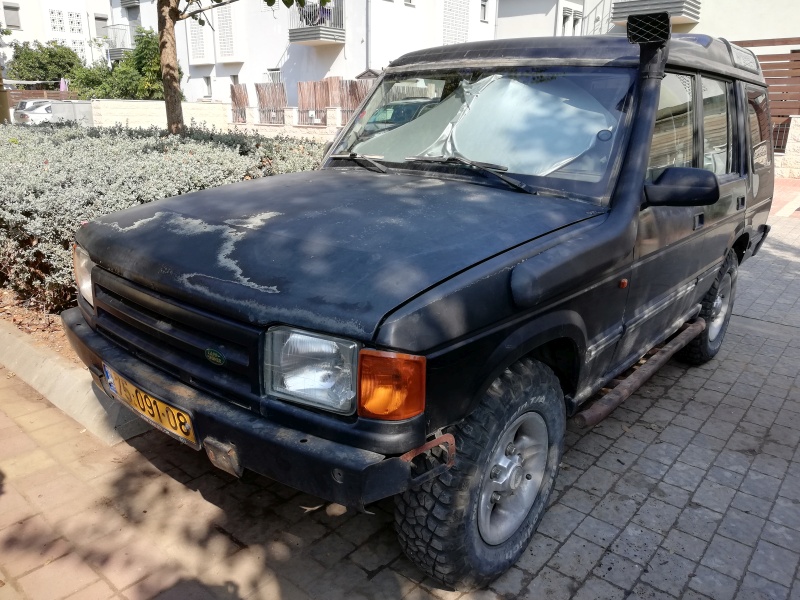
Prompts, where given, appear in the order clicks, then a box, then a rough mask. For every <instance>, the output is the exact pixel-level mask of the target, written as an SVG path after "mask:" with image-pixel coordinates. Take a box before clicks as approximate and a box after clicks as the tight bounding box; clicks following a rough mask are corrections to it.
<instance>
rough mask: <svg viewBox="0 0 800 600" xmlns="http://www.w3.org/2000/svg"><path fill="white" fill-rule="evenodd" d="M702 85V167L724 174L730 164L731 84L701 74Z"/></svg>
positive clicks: (729, 169) (728, 170)
mask: <svg viewBox="0 0 800 600" xmlns="http://www.w3.org/2000/svg"><path fill="white" fill-rule="evenodd" d="M701 82H702V83H701V85H702V89H703V168H704V169H706V170H708V171H711V172H712V173H715V174H716V175H725V174H726V173H730V172H731V171H732V168H731V156H732V152H731V146H732V144H731V119H730V114H729V107H730V95H731V88H730V86H729V85H728V84H727V83H725V82H724V81H719V80H717V79H709V78H707V77H702V78H701Z"/></svg>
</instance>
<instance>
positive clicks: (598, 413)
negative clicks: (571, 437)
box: [573, 318, 706, 427]
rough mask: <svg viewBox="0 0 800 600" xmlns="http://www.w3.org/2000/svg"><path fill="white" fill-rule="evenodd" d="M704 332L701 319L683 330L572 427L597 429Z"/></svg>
mask: <svg viewBox="0 0 800 600" xmlns="http://www.w3.org/2000/svg"><path fill="white" fill-rule="evenodd" d="M705 328H706V322H705V321H704V320H703V319H702V318H698V319H696V320H695V322H694V323H692V324H691V325H688V326H686V327H685V328H684V329H683V330H681V331H680V332H679V333H678V335H676V336H675V337H674V338H672V340H670V341H669V342H667V343H666V344H665V345H664V346H662V347H661V349H659V350H658V351H657V352H656V353H655V354H653V355H651V356H649V357H648V358H646V360H645V362H644V364H641V365H640V366H639V368H637V369H636V370H635V371H634V372H633V373H631V374H630V375H628V376H627V377H626V378H625V379H622V380H614V382H615V383H616V385H615V386H614V388H613V389H612V390H611V391H610V392H608V393H607V394H606V395H605V396H601V397H600V398H599V399H598V400H596V401H595V402H594V403H593V404H592V405H591V406H590V407H589V408H587V409H586V410H583V411H581V412H579V413H578V414H577V415H575V417H573V420H574V421H575V424H576V425H577V426H578V427H591V426H592V425H597V424H598V423H599V422H600V421H602V420H603V419H605V418H606V417H607V416H608V415H610V414H611V411H613V410H614V409H615V408H617V407H618V406H619V405H620V404H622V403H623V402H624V401H625V400H627V399H628V398H629V397H630V395H631V394H633V393H634V392H635V391H636V390H638V389H639V388H640V387H642V385H643V384H644V383H645V382H646V381H647V380H648V379H650V378H651V377H652V376H653V375H655V374H656V371H658V370H659V369H660V368H661V367H663V366H664V364H665V363H666V362H667V361H668V360H669V359H670V358H672V355H673V354H675V353H676V352H677V351H678V350H680V349H681V348H683V347H684V346H686V345H687V344H688V343H689V342H691V341H692V340H693V339H694V338H696V337H697V336H698V335H700V334H701V333H702V332H703V330H704V329H705Z"/></svg>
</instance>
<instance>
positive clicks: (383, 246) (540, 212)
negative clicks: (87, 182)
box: [76, 169, 598, 340]
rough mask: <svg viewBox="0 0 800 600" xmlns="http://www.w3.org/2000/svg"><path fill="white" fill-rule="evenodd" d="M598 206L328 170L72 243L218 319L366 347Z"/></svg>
mask: <svg viewBox="0 0 800 600" xmlns="http://www.w3.org/2000/svg"><path fill="white" fill-rule="evenodd" d="M597 208H598V207H596V206H593V205H590V204H586V203H584V202H579V201H575V200H568V199H564V198H554V197H548V196H532V195H528V194H522V193H517V192H513V191H510V190H506V189H502V188H495V187H489V186H483V185H476V184H473V183H468V182H462V181H453V180H444V179H441V178H429V177H422V176H419V175H399V174H378V173H374V172H370V171H366V170H358V171H353V170H342V169H336V170H333V169H327V170H321V171H312V172H303V173H293V174H289V175H281V176H276V177H267V178H263V179H257V180H253V181H246V182H242V183H238V184H233V185H227V186H224V187H221V188H216V189H210V190H205V191H201V192H196V193H192V194H187V195H183V196H176V197H173V198H168V199H165V200H160V201H157V202H152V203H149V204H145V205H142V206H137V207H135V208H132V209H129V210H125V211H122V212H118V213H115V214H112V215H109V216H106V217H103V218H101V219H99V220H97V221H93V222H91V223H89V224H87V225H85V226H84V227H82V228H81V229H80V230H79V231H78V233H77V236H76V239H77V241H78V243H79V244H80V245H81V246H83V247H84V248H85V249H86V250H87V251H88V252H89V255H90V256H91V257H92V259H93V260H95V262H97V263H98V264H99V265H100V266H101V267H103V268H105V269H108V270H109V271H111V272H113V273H116V274H118V275H120V276H122V277H124V278H126V279H129V280H131V281H134V282H136V283H139V284H141V285H144V286H146V287H149V288H151V289H154V290H156V291H158V292H161V293H163V294H166V295H169V296H172V297H173V298H176V299H178V300H181V301H185V302H187V303H190V304H192V305H194V306H197V307H200V308H204V309H207V310H210V311H213V312H214V313H216V314H221V315H224V316H227V317H230V318H232V319H236V320H240V321H244V322H249V323H253V324H259V325H266V324H268V323H276V322H280V323H286V324H291V325H296V326H300V327H305V328H310V329H315V330H320V331H325V332H328V333H333V334H339V335H344V336H348V337H353V338H356V339H361V340H368V339H371V338H372V337H373V335H374V334H375V332H376V330H377V328H378V326H379V324H380V322H381V320H382V319H383V317H384V316H385V315H387V314H388V313H389V312H391V311H392V309H394V308H396V307H397V306H399V305H401V304H403V303H404V302H406V301H408V300H409V299H411V298H413V297H414V296H416V295H418V294H420V293H421V292H423V291H425V290H426V289H428V288H430V287H432V286H434V285H436V284H437V283H439V282H441V281H443V280H445V279H447V278H449V277H451V276H453V275H455V274H457V273H459V272H461V271H463V270H465V269H468V268H469V267H471V266H473V265H475V264H476V263H479V262H481V261H483V260H486V259H487V258H490V257H492V256H494V255H497V254H498V253H501V252H503V251H505V250H507V249H509V248H511V247H514V246H517V245H519V244H522V243H524V242H526V241H528V240H531V239H534V238H536V237H539V236H541V235H544V234H546V233H548V232H550V231H553V230H555V229H559V228H562V227H564V226H566V225H569V224H571V223H575V222H578V221H581V220H584V219H586V218H589V217H591V216H592V215H596V214H597V212H598V210H597Z"/></svg>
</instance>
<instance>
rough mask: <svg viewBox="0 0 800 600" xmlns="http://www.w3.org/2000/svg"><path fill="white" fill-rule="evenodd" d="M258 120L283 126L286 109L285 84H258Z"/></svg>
mask: <svg viewBox="0 0 800 600" xmlns="http://www.w3.org/2000/svg"><path fill="white" fill-rule="evenodd" d="M256 96H258V120H259V122H261V123H269V124H270V125H283V124H284V118H283V109H284V107H286V86H285V85H284V84H283V83H257V84H256Z"/></svg>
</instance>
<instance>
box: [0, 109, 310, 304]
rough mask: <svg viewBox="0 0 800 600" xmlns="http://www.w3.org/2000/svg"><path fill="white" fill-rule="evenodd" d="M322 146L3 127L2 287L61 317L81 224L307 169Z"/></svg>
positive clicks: (201, 132) (241, 136)
mask: <svg viewBox="0 0 800 600" xmlns="http://www.w3.org/2000/svg"><path fill="white" fill-rule="evenodd" d="M321 156H322V144H321V143H319V142H314V141H311V140H306V139H296V138H289V137H279V138H265V137H262V136H257V135H252V134H245V133H239V132H221V131H215V130H213V129H207V128H204V127H197V126H194V125H192V126H190V127H188V128H187V133H186V135H185V136H182V137H178V136H168V135H167V134H166V132H165V131H164V130H160V129H157V128H151V129H126V128H123V127H114V128H106V129H103V128H88V129H87V128H81V127H78V126H76V125H74V124H64V125H43V126H35V127H21V126H11V125H2V126H0V285H2V286H5V287H10V288H12V289H13V290H15V291H16V292H17V294H18V295H19V296H20V297H22V298H23V299H26V300H28V301H30V303H31V304H34V305H36V306H38V307H39V308H41V309H44V310H47V311H60V310H62V309H64V308H66V307H68V306H70V305H72V304H73V303H74V301H75V288H74V282H73V278H72V259H71V251H70V244H71V241H72V238H73V234H74V232H75V230H76V229H77V228H78V227H79V226H80V224H81V222H82V221H88V220H91V219H94V218H96V217H99V216H101V215H105V214H108V213H110V212H114V211H117V210H122V209H125V208H129V207H131V206H135V205H137V204H143V203H145V202H151V201H153V200H158V199H160V198H166V197H169V196H176V195H178V194H187V193H189V192H193V191H196V190H202V189H206V188H211V187H215V186H219V185H224V184H226V183H233V182H235V181H240V180H242V179H250V178H256V177H263V176H267V175H273V174H276V173H289V172H293V171H304V170H311V169H314V168H316V167H317V166H318V164H319V161H320V158H321Z"/></svg>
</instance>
